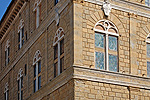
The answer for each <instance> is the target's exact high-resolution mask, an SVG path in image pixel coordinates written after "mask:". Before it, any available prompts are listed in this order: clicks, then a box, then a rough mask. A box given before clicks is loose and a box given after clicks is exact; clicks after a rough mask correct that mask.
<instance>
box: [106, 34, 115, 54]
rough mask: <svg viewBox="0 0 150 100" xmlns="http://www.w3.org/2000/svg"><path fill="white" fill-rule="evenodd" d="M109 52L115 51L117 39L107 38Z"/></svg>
mask: <svg viewBox="0 0 150 100" xmlns="http://www.w3.org/2000/svg"><path fill="white" fill-rule="evenodd" d="M108 40H109V43H108V44H109V50H114V51H117V37H114V36H109V39H108Z"/></svg>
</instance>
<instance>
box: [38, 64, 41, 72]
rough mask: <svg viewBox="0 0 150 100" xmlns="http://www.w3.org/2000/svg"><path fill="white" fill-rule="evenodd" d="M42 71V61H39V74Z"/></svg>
mask: <svg viewBox="0 0 150 100" xmlns="http://www.w3.org/2000/svg"><path fill="white" fill-rule="evenodd" d="M40 72H41V61H39V62H38V74H39V73H40Z"/></svg>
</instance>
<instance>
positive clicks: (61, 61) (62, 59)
mask: <svg viewBox="0 0 150 100" xmlns="http://www.w3.org/2000/svg"><path fill="white" fill-rule="evenodd" d="M63 70H64V57H63V58H61V59H60V73H62V72H63Z"/></svg>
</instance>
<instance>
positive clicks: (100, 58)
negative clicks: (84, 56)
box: [95, 52, 104, 69]
mask: <svg viewBox="0 0 150 100" xmlns="http://www.w3.org/2000/svg"><path fill="white" fill-rule="evenodd" d="M95 67H96V68H97V69H104V53H101V52H95Z"/></svg>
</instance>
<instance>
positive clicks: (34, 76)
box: [34, 65, 36, 77]
mask: <svg viewBox="0 0 150 100" xmlns="http://www.w3.org/2000/svg"><path fill="white" fill-rule="evenodd" d="M34 77H36V65H34Z"/></svg>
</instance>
